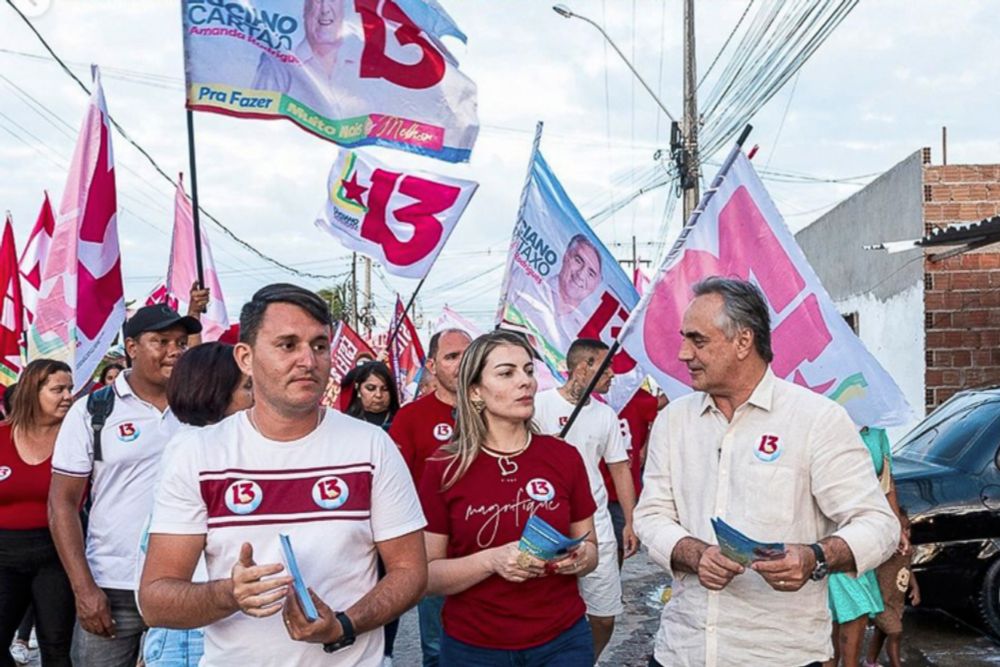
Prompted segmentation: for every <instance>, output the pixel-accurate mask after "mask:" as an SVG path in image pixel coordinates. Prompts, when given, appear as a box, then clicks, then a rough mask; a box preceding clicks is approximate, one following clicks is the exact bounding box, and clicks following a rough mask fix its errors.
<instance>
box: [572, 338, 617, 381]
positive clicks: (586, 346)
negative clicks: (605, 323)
mask: <svg viewBox="0 0 1000 667" xmlns="http://www.w3.org/2000/svg"><path fill="white" fill-rule="evenodd" d="M607 349H608V346H607V345H606V344H605V343H604V342H602V341H599V340H597V339H596V338H577V339H576V340H575V341H573V343H572V344H571V345H570V346H569V349H568V350H566V370H568V371H569V372H571V373H572V372H573V369H574V368H576V367H577V366H579V365H580V364H582V363H583V362H584V361H586V360H587V359H588V358H589V357H592V356H593V355H594V354H596V353H597V352H603V351H605V350H607Z"/></svg>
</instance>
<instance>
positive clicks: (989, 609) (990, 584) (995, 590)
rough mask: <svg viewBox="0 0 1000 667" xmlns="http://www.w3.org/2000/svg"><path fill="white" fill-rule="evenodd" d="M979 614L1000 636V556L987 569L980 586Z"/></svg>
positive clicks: (987, 626)
mask: <svg viewBox="0 0 1000 667" xmlns="http://www.w3.org/2000/svg"><path fill="white" fill-rule="evenodd" d="M977 606H978V607H979V616H980V617H981V618H982V619H983V624H984V625H985V626H986V629H987V630H988V631H989V632H990V633H992V634H993V636H994V637H1000V558H998V559H997V560H995V561H993V564H992V565H990V566H989V568H987V570H986V574H985V575H984V576H983V583H982V585H981V586H980V588H979V600H978V605H977Z"/></svg>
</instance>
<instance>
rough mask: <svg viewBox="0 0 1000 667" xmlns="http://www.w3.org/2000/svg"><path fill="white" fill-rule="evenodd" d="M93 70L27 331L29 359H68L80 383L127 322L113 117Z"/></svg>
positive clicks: (78, 384) (82, 384) (84, 383)
mask: <svg viewBox="0 0 1000 667" xmlns="http://www.w3.org/2000/svg"><path fill="white" fill-rule="evenodd" d="M93 75H94V87H93V91H92V92H91V96H90V105H89V106H88V108H87V114H86V116H85V117H84V119H83V124H82V126H81V127H80V136H79V138H78V139H77V144H76V150H75V151H74V153H73V161H72V163H71V165H70V171H69V176H68V177H67V179H66V189H65V190H64V191H63V198H62V203H61V204H60V205H59V213H58V215H57V216H56V223H55V229H54V232H53V234H52V242H51V245H50V247H49V252H48V254H47V256H46V257H45V261H44V262H43V266H42V272H41V276H42V280H41V285H40V289H39V295H38V305H37V307H36V309H35V317H34V320H33V321H32V324H31V328H30V330H29V334H28V358H29V359H38V358H41V357H48V358H53V359H60V360H62V361H65V362H66V363H68V364H69V365H70V367H71V368H72V369H73V382H74V384H75V387H76V389H81V388H83V387H87V386H89V385H90V376H91V375H92V374H93V373H94V371H95V370H96V369H97V366H98V364H99V363H100V361H101V358H102V357H103V356H104V353H105V352H106V351H107V349H108V348H109V347H110V346H111V342H112V341H113V340H114V338H115V336H116V335H117V334H118V331H119V329H120V328H121V325H122V323H123V322H124V321H125V290H124V287H123V285H122V270H121V253H120V251H119V246H118V225H117V210H118V202H117V196H116V192H115V166H114V156H113V154H112V151H111V124H110V120H109V118H108V111H107V106H106V104H105V102H104V90H103V88H102V87H101V78H100V73H99V72H98V70H97V68H96V67H94V68H93Z"/></svg>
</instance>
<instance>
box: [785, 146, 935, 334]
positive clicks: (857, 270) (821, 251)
mask: <svg viewBox="0 0 1000 667" xmlns="http://www.w3.org/2000/svg"><path fill="white" fill-rule="evenodd" d="M923 184H924V183H923V170H922V164H921V154H920V151H917V152H915V153H913V154H912V155H910V156H909V157H908V158H906V159H905V160H903V161H902V162H900V163H899V164H897V165H896V166H895V167H893V168H892V169H890V170H889V171H887V172H885V173H884V174H882V175H881V176H879V177H878V178H877V179H875V180H874V181H872V182H871V183H870V184H869V185H868V186H867V187H865V188H864V189H862V190H861V191H860V192H858V193H856V194H855V195H853V196H852V197H850V198H848V199H846V200H844V201H843V202H841V203H840V204H838V205H837V207H836V208H834V209H833V210H832V211H830V212H829V213H827V214H825V215H824V216H823V217H821V218H819V219H818V220H816V221H815V222H814V223H812V224H811V225H809V226H808V227H806V228H805V229H803V230H802V231H800V232H799V233H798V234H796V235H795V238H796V240H797V241H798V242H799V245H800V246H802V250H803V251H804V252H805V253H806V257H808V258H809V262H810V263H811V264H812V266H813V269H815V270H816V273H817V274H818V275H819V277H820V280H821V281H823V286H824V287H826V290H827V291H828V292H829V293H830V296H831V297H833V300H834V301H841V300H843V299H848V298H850V297H854V296H858V295H861V294H867V293H871V294H872V295H873V296H874V297H875V298H876V299H879V300H882V301H884V300H886V299H888V298H890V297H892V296H893V295H895V294H899V293H900V292H904V291H906V290H908V289H909V288H910V287H911V286H912V285H913V284H914V283H916V282H918V281H920V280H923V271H924V269H923V263H922V262H920V261H913V260H914V257H918V256H919V255H920V252H921V251H920V250H918V249H914V250H911V251H907V252H902V253H898V254H895V255H889V254H886V253H885V252H883V251H874V250H864V249H863V246H865V245H874V244H877V243H881V242H883V241H903V240H908V239H918V238H920V237H922V236H923V235H924V211H923ZM921 328H922V327H921Z"/></svg>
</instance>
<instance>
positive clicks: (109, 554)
mask: <svg viewBox="0 0 1000 667" xmlns="http://www.w3.org/2000/svg"><path fill="white" fill-rule="evenodd" d="M200 331H201V324H200V323H199V322H198V320H197V319H195V318H194V317H191V316H186V317H181V315H179V314H178V313H177V312H176V311H175V310H173V309H172V308H170V307H169V306H167V305H165V304H157V305H153V306H146V307H144V308H140V309H139V310H138V311H136V313H135V314H134V315H133V316H132V317H131V318H130V319H129V320H128V321H127V322H126V323H125V327H124V337H125V352H126V353H127V354H128V356H129V357H130V358H131V359H132V368H131V369H129V370H126V371H124V372H123V373H120V374H119V375H118V377H117V378H116V379H115V381H114V384H113V385H112V386H113V389H112V391H113V392H114V395H113V407H112V408H111V412H110V414H108V415H107V417H106V419H105V421H104V424H103V426H101V425H100V422H99V421H97V422H96V423H95V419H94V417H93V415H92V414H91V413H90V412H89V410H88V401H87V400H80V401H77V403H76V404H75V405H74V406H73V407H72V408H71V409H70V412H69V414H67V415H66V419H65V420H64V421H63V423H62V427H61V428H60V430H59V436H58V438H57V439H56V445H55V450H54V451H53V454H52V485H51V487H50V490H49V524H50V526H51V529H52V537H53V540H54V541H55V544H56V548H57V549H58V551H59V557H60V559H61V560H62V562H63V565H64V566H65V568H66V573H67V574H68V575H69V579H70V583H71V584H72V586H73V593H74V595H75V597H76V611H77V620H78V623H77V628H76V630H75V632H74V636H73V663H74V664H77V665H86V666H87V667H95V666H96V667H118V666H121V667H133V666H134V665H135V664H136V659H137V657H138V655H139V643H140V638H141V636H142V632H143V631H144V630H145V625H144V624H143V622H142V618H141V617H140V616H139V612H138V609H137V608H136V604H135V587H136V572H135V566H136V558H137V550H138V546H139V536H140V533H141V531H142V528H143V524H144V523H145V520H146V516H147V515H148V514H149V511H150V509H151V508H152V504H153V486H154V483H155V480H156V478H157V472H158V470H157V469H158V466H159V463H160V457H161V455H162V453H163V448H164V445H166V443H167V441H168V440H169V439H170V437H171V436H172V435H173V434H174V432H175V431H176V430H177V427H178V426H179V422H178V421H177V419H176V418H175V417H174V416H173V414H172V413H171V412H170V408H169V407H168V405H167V381H168V380H169V379H170V373H171V371H172V370H173V367H174V364H175V363H176V362H177V360H178V359H179V358H180V356H181V354H183V352H184V350H186V349H187V344H188V336H190V335H194V334H197V333H199V332H200ZM95 434H96V435H97V437H95ZM88 483H89V485H90V499H91V502H92V505H91V508H90V513H89V520H88V527H87V537H86V544H85V541H84V537H83V530H82V526H81V522H80V514H79V508H80V506H81V503H82V502H83V498H84V494H85V493H87V488H88Z"/></svg>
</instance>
